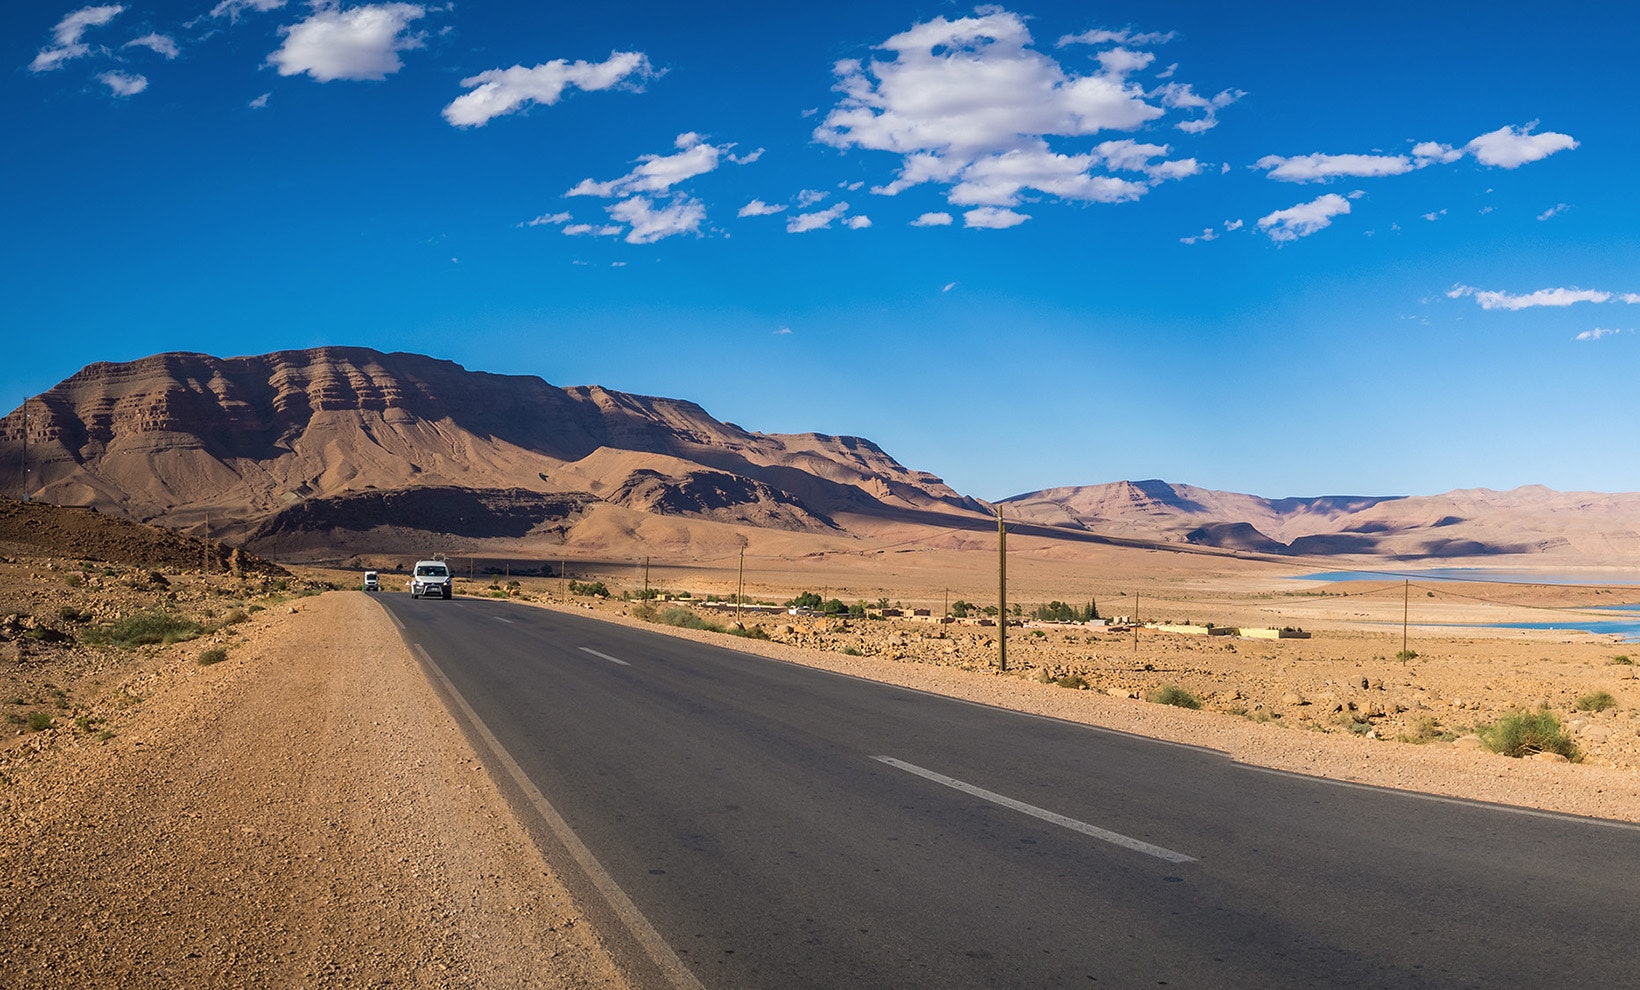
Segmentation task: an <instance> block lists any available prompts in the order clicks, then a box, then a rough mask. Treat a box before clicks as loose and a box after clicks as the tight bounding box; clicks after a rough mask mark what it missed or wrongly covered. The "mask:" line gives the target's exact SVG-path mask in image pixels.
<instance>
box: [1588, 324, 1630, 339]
mask: <svg viewBox="0 0 1640 990" xmlns="http://www.w3.org/2000/svg"><path fill="white" fill-rule="evenodd" d="M1622 332H1623V331H1621V330H1613V329H1609V328H1606V327H1595V328H1594V329H1593V330H1585V331H1583V332H1582V333H1580V334H1578V335H1577V339H1578V340H1599V339H1600V338H1601V337H1610V336H1611V335H1612V334H1614V333H1622Z"/></svg>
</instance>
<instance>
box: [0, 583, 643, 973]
mask: <svg viewBox="0 0 1640 990" xmlns="http://www.w3.org/2000/svg"><path fill="white" fill-rule="evenodd" d="M280 611H281V612H282V613H283V614H279V615H275V616H271V617H263V616H259V617H257V618H255V619H252V620H251V621H250V622H248V623H245V624H244V625H242V626H241V627H240V628H241V629H243V630H244V632H243V636H244V641H243V642H242V643H241V644H239V645H237V646H236V647H235V648H234V650H233V652H232V655H231V657H230V658H229V659H228V660H227V661H225V662H222V663H218V664H215V665H213V666H209V667H200V666H197V665H194V664H192V663H191V661H189V660H187V659H185V658H184V657H181V656H175V655H174V654H173V651H176V650H183V649H186V648H187V647H188V646H189V645H190V644H184V646H183V647H174V648H168V649H167V651H166V652H167V654H172V655H170V656H169V657H168V661H167V663H168V666H167V667H166V668H165V669H166V670H167V671H168V673H163V674H161V675H160V676H159V680H160V681H164V682H166V683H158V682H156V681H154V680H149V681H148V682H147V686H146V688H145V692H144V693H145V696H146V700H144V701H143V702H142V703H141V704H138V705H135V706H132V707H131V708H130V709H128V710H127V712H126V713H124V714H122V715H121V716H118V717H116V718H115V720H114V721H113V722H111V725H112V727H113V729H114V730H115V731H114V733H113V736H112V738H111V739H110V740H109V741H107V742H106V743H102V744H99V743H97V742H95V741H90V740H80V741H78V742H76V743H75V744H73V745H65V746H63V747H60V748H53V749H49V750H46V751H43V752H41V753H39V754H37V756H36V758H35V759H32V760H30V761H27V762H26V763H25V764H24V765H23V766H22V768H21V769H17V770H14V771H13V772H14V775H15V776H14V778H13V779H12V781H11V783H10V786H9V787H7V788H5V790H4V795H3V803H0V812H3V816H0V821H3V824H0V887H3V889H4V892H5V893H4V896H3V897H0V986H14V987H21V986H44V985H49V984H55V985H71V986H72V985H80V986H96V987H167V986H177V987H183V986H186V987H287V986H361V987H374V986H387V985H393V986H424V987H495V988H512V987H549V988H577V990H579V988H605V987H619V986H624V985H625V984H624V983H623V981H622V980H621V978H620V976H619V974H618V973H617V972H616V970H615V967H614V965H613V963H612V962H611V961H610V959H609V957H608V956H607V954H606V953H605V952H604V951H603V949H602V946H601V945H600V943H599V941H598V939H597V936H596V934H595V933H593V932H592V931H590V929H589V928H588V926H587V925H585V924H584V923H582V922H581V921H580V919H579V918H578V916H577V915H576V913H575V912H574V910H573V908H572V906H571V904H570V902H569V899H568V897H567V895H566V894H565V893H564V892H563V890H562V887H561V886H560V885H559V884H558V883H557V882H556V880H555V878H554V877H553V876H552V875H551V874H550V872H549V871H548V869H547V867H546V865H545V863H544V862H543V861H542V860H541V858H540V856H539V854H538V853H537V852H536V850H535V848H534V847H533V845H532V844H531V842H530V840H529V838H528V837H527V836H526V835H525V833H524V831H523V830H522V828H521V827H520V826H519V825H518V823H517V822H516V821H515V819H514V817H513V815H512V813H511V811H510V809H509V807H508V806H507V804H506V802H505V800H504V799H503V798H502V796H501V795H500V793H499V792H498V791H497V789H496V788H495V786H494V784H493V783H492V782H491V780H490V778H489V776H488V775H487V774H486V773H485V772H484V771H483V769H482V768H481V766H480V765H479V763H478V760H477V758H476V756H475V754H474V752H473V750H472V748H471V747H470V746H469V745H468V743H467V741H466V740H465V738H464V737H463V736H462V734H461V732H460V730H459V729H458V728H457V726H456V724H455V722H454V721H453V720H452V719H451V718H450V716H449V715H448V714H447V713H446V711H445V709H444V707H443V705H442V704H441V703H440V701H439V699H438V698H437V696H436V695H435V694H434V693H433V691H432V689H431V688H430V687H429V686H428V684H427V682H426V680H425V678H424V677H423V675H422V672H421V670H420V669H419V667H418V666H417V665H416V663H415V661H414V659H413V658H412V657H411V655H410V653H409V651H408V650H406V649H405V647H404V645H403V642H402V641H401V639H400V638H399V635H398V633H397V632H396V630H395V629H394V628H393V625H392V623H391V621H390V620H389V619H388V617H387V616H386V614H385V613H384V612H383V611H382V610H381V609H380V608H379V607H377V606H376V605H375V604H374V603H373V602H372V601H371V600H370V599H369V598H368V597H366V596H364V595H362V594H358V593H330V594H325V595H322V596H318V597H311V598H304V599H301V600H300V601H299V602H298V603H297V604H295V605H292V606H288V607H286V608H283V609H281V610H280ZM292 612H294V614H291V613H292Z"/></svg>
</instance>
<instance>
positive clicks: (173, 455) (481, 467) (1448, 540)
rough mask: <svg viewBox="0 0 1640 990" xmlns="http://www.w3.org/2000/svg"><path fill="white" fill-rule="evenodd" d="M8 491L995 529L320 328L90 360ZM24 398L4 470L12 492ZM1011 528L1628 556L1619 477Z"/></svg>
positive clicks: (372, 518) (558, 394) (1064, 511)
mask: <svg viewBox="0 0 1640 990" xmlns="http://www.w3.org/2000/svg"><path fill="white" fill-rule="evenodd" d="M28 410H29V415H28V438H29V439H28V445H27V454H26V458H27V467H28V476H27V490H28V492H29V494H30V495H31V496H32V497H35V498H39V499H42V500H45V501H50V502H55V503H58V504H64V505H80V506H96V507H97V508H99V509H101V510H104V511H110V512H115V513H118V514H120V515H124V516H126V517H129V518H132V519H137V520H141V521H153V522H157V523H160V524H162V525H165V526H167V527H170V528H173V529H179V530H184V531H187V532H191V533H194V534H209V535H213V536H218V537H226V538H230V539H235V540H239V541H244V542H248V543H250V544H251V545H252V546H255V547H258V548H259V549H261V550H263V551H265V552H273V553H283V552H293V551H301V552H312V551H315V550H320V549H329V550H336V551H348V552H357V551H361V550H376V551H381V552H390V551H402V550H407V549H413V548H419V547H425V546H427V545H429V543H430V542H439V541H443V542H444V543H448V542H450V541H458V542H461V541H464V542H465V543H467V544H472V543H482V544H484V545H488V546H500V545H506V546H515V547H518V548H523V549H532V548H533V550H534V551H535V552H546V551H547V550H549V549H550V548H552V547H562V546H565V545H570V546H574V547H577V548H579V549H581V550H583V551H588V550H591V551H596V550H608V551H617V550H618V551H620V552H622V553H630V552H642V551H641V550H636V551H634V547H639V546H654V547H656V548H669V549H678V548H679V547H692V548H694V549H695V550H696V551H702V550H704V549H713V550H715V551H720V552H721V551H723V550H724V549H725V548H735V547H742V546H745V545H746V544H747V541H748V540H752V539H759V540H763V541H765V542H767V541H769V540H772V539H775V538H776V537H777V536H778V537H779V538H780V539H781V540H783V541H784V543H783V545H785V546H787V547H788V548H790V547H798V548H800V547H802V546H805V545H814V546H818V545H821V544H828V545H829V544H832V543H834V542H836V541H845V542H855V541H858V540H860V539H871V538H879V539H882V538H893V539H895V540H907V539H916V538H917V535H918V534H919V533H920V534H923V535H924V536H928V537H930V538H931V537H932V534H936V533H941V532H949V531H953V530H957V531H962V530H967V531H983V530H986V529H988V528H991V527H994V525H995V523H994V516H993V513H994V512H995V509H996V507H995V506H993V505H990V504H988V503H985V502H982V501H979V500H977V499H974V498H970V497H967V496H964V495H961V494H959V493H957V492H955V491H953V490H952V489H951V488H950V487H949V486H947V485H946V484H945V483H944V482H943V481H941V480H940V479H939V478H938V477H936V476H934V475H932V474H929V473H927V472H923V471H916V470H912V469H910V468H907V467H905V466H904V465H902V464H900V463H899V462H898V461H896V460H895V459H894V458H893V457H891V456H889V455H888V454H887V453H886V452H884V451H883V450H882V449H881V448H880V447H878V446H877V445H876V444H874V443H872V442H871V441H869V440H865V439H861V438H858V437H837V436H827V435H824V434H818V433H803V434H766V433H754V432H748V431H746V430H744V429H742V428H740V427H738V426H736V425H734V424H732V423H724V422H720V421H718V420H716V419H714V418H713V417H712V416H710V415H709V414H708V413H707V412H706V411H705V410H704V409H702V408H701V407H700V406H698V405H696V404H694V403H692V402H687V401H683V400H679V399H663V398H654V397H649V396H639V395H629V394H626V393H621V392H614V391H610V390H608V389H604V388H600V387H598V386H584V387H575V388H558V387H555V386H553V385H550V384H548V383H547V382H545V381H543V380H541V379H540V378H536V377H533V376H513V375H494V374H486V373H482V372H470V371H467V370H465V369H463V368H461V367H460V366H459V365H456V364H454V363H452V362H449V361H441V360H436V359H433V358H429V357H424V356H422V355H417V354H403V353H393V354H384V353H381V352H378V351H374V350H368V349H365V348H351V347H322V348H315V349H311V350H302V351H281V352H278V353H274V354H265V355H259V356H254V357H235V358H216V357H211V356H208V355H204V354H181V353H177V354H161V355H156V356H154V357H149V358H143V359H141V360H138V361H132V362H128V363H121V364H113V363H98V364H93V365H89V366H87V367H86V368H84V369H82V370H81V371H80V372H78V373H77V374H75V375H74V376H72V377H71V378H69V379H67V380H65V381H63V382H62V383H60V384H58V385H56V386H55V387H53V388H52V389H50V390H49V391H47V392H46V393H44V394H43V395H40V396H37V397H35V398H33V399H31V400H30V402H29V404H28ZM23 448H24V445H23V415H22V410H21V409H18V410H14V411H13V412H12V413H11V414H10V415H8V416H6V417H5V419H4V420H3V421H0V490H3V491H4V492H6V493H7V494H14V493H18V492H20V491H21V490H22V489H23V488H24V482H23V474H22V471H23V464H24V457H25V454H24V449H23ZM1001 508H1002V510H1003V513H1004V515H1005V517H1006V518H1007V519H1008V520H1009V521H1010V524H1011V526H1013V527H1014V528H1016V529H1020V530H1021V531H1024V532H1028V533H1031V534H1035V535H1041V536H1053V537H1058V538H1060V539H1065V540H1070V541H1078V542H1096V543H1118V544H1121V543H1130V544H1136V545H1143V546H1163V547H1171V548H1175V549H1180V550H1189V551H1192V552H1198V553H1234V554H1244V555H1257V556H1290V555H1301V556H1327V557H1337V556H1348V557H1362V558H1372V559H1384V558H1391V559H1399V560H1453V559H1473V558H1484V557H1498V556H1500V555H1528V556H1531V557H1534V558H1536V560H1537V561H1538V562H1543V561H1546V560H1548V559H1550V558H1565V559H1568V560H1570V559H1577V560H1593V559H1599V560H1603V561H1606V560H1619V561H1630V562H1633V561H1640V533H1637V532H1636V530H1637V528H1640V495H1636V494H1610V495H1605V494H1590V493H1561V492H1554V491H1551V490H1549V489H1546V488H1540V487H1530V488H1521V489H1517V490H1515V491H1512V492H1492V491H1486V490H1470V491H1456V492H1450V493H1448V494H1445V495H1436V496H1414V497H1374V496H1327V497H1320V498H1304V499H1292V498H1289V499H1265V498H1259V497H1257V496H1253V495H1239V494H1233V493H1227V492H1216V491H1209V490H1206V489H1201V488H1195V487H1192V486H1189V485H1180V484H1169V483H1167V482H1162V481H1139V482H1127V481H1123V482H1114V483H1111V484H1101V485H1090V486H1085V487H1074V488H1054V489H1049V490H1047V491H1041V492H1032V493H1030V494H1026V495H1019V496H1015V497H1013V498H1010V499H1006V500H1004V501H1003V502H1002V503H1001Z"/></svg>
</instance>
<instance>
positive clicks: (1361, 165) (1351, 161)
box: [1253, 154, 1416, 182]
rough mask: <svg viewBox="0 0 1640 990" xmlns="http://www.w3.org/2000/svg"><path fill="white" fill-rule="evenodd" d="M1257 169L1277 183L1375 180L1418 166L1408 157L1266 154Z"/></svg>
mask: <svg viewBox="0 0 1640 990" xmlns="http://www.w3.org/2000/svg"><path fill="white" fill-rule="evenodd" d="M1253 167H1254V168H1260V169H1264V170H1266V171H1268V172H1269V177H1270V178H1272V179H1275V180H1276V181H1278V182H1327V181H1329V180H1331V179H1336V178H1338V177H1340V176H1350V177H1354V178H1372V177H1376V176H1381V175H1402V174H1404V173H1407V172H1410V171H1412V170H1413V168H1415V167H1416V166H1414V165H1413V163H1412V159H1411V158H1409V157H1407V156H1406V155H1322V154H1314V155H1299V156H1296V157H1293V158H1283V157H1282V156H1280V155H1265V156H1264V157H1263V158H1260V159H1259V160H1258V161H1257V162H1254V163H1253Z"/></svg>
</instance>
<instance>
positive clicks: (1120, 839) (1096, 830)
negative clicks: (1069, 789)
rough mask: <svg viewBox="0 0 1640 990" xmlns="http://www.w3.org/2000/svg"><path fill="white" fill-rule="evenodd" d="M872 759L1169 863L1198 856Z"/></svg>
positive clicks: (887, 759)
mask: <svg viewBox="0 0 1640 990" xmlns="http://www.w3.org/2000/svg"><path fill="white" fill-rule="evenodd" d="M872 759H874V760H876V761H878V762H879V763H886V764H888V765H889V766H891V767H897V768H899V769H901V770H904V771H905V772H907V773H914V774H916V775H917V776H919V777H923V778H925V779H928V780H932V781H933V782H934V783H936V784H944V785H945V786H946V787H949V788H951V789H953V790H958V791H961V792H963V793H964V794H972V795H973V796H974V797H977V798H984V799H985V800H987V801H990V802H991V803H993V804H1000V805H1002V806H1003V807H1004V808H1012V809H1013V810H1015V811H1018V812H1020V813H1022V814H1026V815H1030V816H1031V817H1032V818H1040V819H1042V820H1043V821H1045V822H1051V823H1052V824H1054V825H1058V826H1060V827H1061V828H1068V829H1070V830H1071V831H1073V832H1081V833H1082V834H1083V835H1091V836H1093V837H1094V838H1095V839H1103V840H1104V841H1106V842H1109V843H1112V844H1114V845H1118V846H1121V847H1122V848H1124V849H1131V850H1133V851H1134V852H1141V853H1144V854H1145V855H1146V856H1155V857H1156V858H1157V859H1165V860H1167V861H1168V862H1169V863H1194V862H1195V861H1196V857H1194V856H1186V855H1185V854H1184V853H1178V852H1174V851H1173V850H1171V849H1163V848H1162V847H1161V846H1153V845H1151V844H1150V843H1148V842H1144V841H1141V840H1139V839H1135V838H1132V837H1130V836H1126V835H1123V834H1121V833H1120V832H1112V831H1110V830H1109V829H1103V828H1100V827H1099V826H1097V825H1089V824H1088V823H1087V822H1079V821H1077V820H1076V819H1074V818H1066V817H1065V816H1064V815H1061V814H1056V813H1055V812H1052V811H1048V810H1047V809H1045V808H1038V807H1037V806H1036V805H1034V804H1026V803H1025V802H1023V801H1015V800H1014V799H1013V798H1011V797H1004V796H1003V795H1001V794H998V793H996V792H994V791H988V790H985V789H984V788H983V787H975V786H974V785H973V784H966V783H963V782H962V781H960V780H957V779H956V778H954V777H947V776H946V775H945V774H943V773H935V772H934V771H932V770H924V769H923V768H922V767H919V766H915V765H913V764H910V763H906V762H905V761H903V760H896V759H895V758H894V757H892V756H874V757H872Z"/></svg>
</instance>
